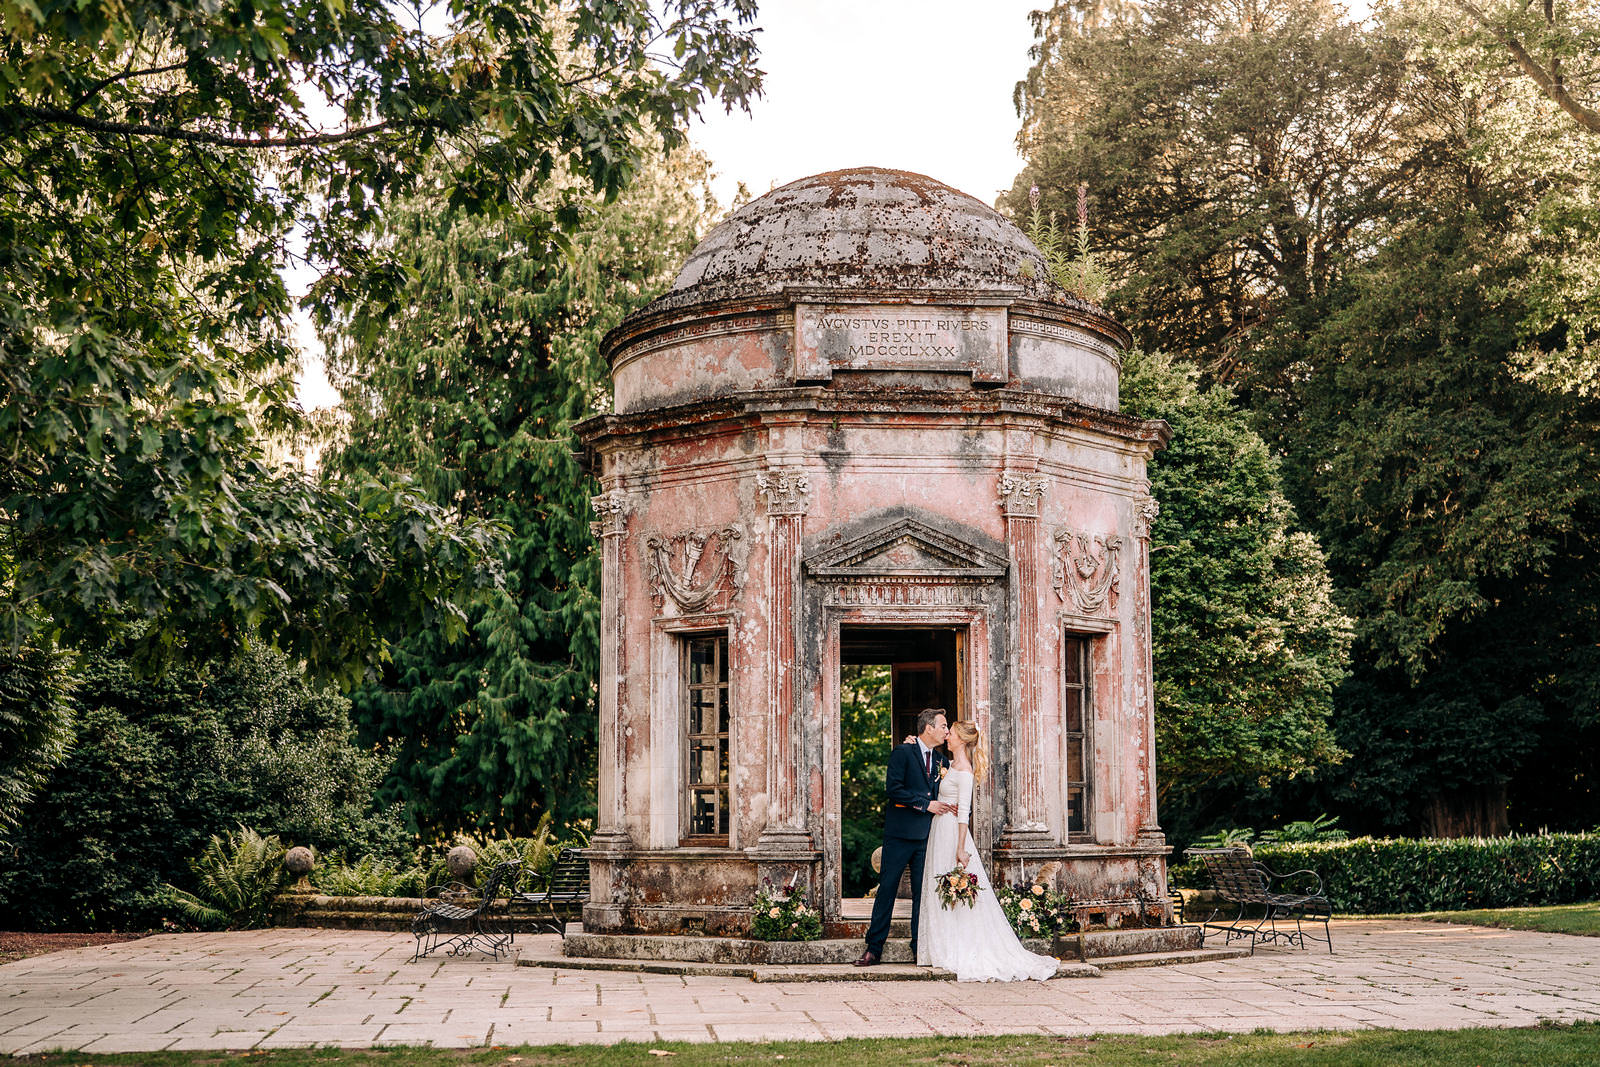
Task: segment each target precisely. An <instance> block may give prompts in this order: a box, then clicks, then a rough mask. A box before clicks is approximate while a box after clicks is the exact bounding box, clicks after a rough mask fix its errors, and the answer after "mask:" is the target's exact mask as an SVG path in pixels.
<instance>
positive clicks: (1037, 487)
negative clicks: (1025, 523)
mask: <svg viewBox="0 0 1600 1067" xmlns="http://www.w3.org/2000/svg"><path fill="white" fill-rule="evenodd" d="M1049 488H1050V480H1049V479H1048V478H1046V477H1045V476H1044V475H1042V474H1019V473H1016V472H1013V471H1005V472H1003V473H1001V475H1000V485H999V487H998V490H997V491H998V492H999V494H1000V508H1001V510H1002V511H1004V512H1005V513H1006V517H1007V518H1028V519H1036V518H1038V517H1039V501H1041V500H1043V499H1044V494H1045V493H1046V492H1047V491H1048V490H1049Z"/></svg>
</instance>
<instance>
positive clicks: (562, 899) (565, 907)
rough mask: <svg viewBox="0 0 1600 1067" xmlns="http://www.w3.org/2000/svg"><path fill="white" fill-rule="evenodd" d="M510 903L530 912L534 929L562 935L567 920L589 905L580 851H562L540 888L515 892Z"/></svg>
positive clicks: (586, 874)
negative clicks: (532, 915)
mask: <svg viewBox="0 0 1600 1067" xmlns="http://www.w3.org/2000/svg"><path fill="white" fill-rule="evenodd" d="M513 900H514V903H515V904H517V905H518V906H520V907H525V908H530V909H532V910H533V912H534V916H535V917H534V925H535V928H536V929H540V930H546V931H548V932H550V933H552V934H562V935H563V936H565V934H566V920H567V919H568V917H570V916H571V915H573V914H574V913H575V912H579V911H581V909H582V908H583V906H584V905H585V904H587V903H588V902H589V861H588V860H586V859H584V858H583V850H582V849H576V848H564V849H562V850H561V852H560V853H559V854H557V856H556V862H555V866H553V867H551V868H550V875H549V877H548V878H546V879H545V886H544V888H543V889H541V890H536V891H533V892H527V893H518V894H517V895H516V897H515V898H513Z"/></svg>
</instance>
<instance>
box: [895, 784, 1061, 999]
mask: <svg viewBox="0 0 1600 1067" xmlns="http://www.w3.org/2000/svg"><path fill="white" fill-rule="evenodd" d="M939 799H940V800H942V801H944V802H945V803H946V804H953V805H955V806H956V808H957V809H958V810H957V813H956V814H954V815H935V816H934V817H933V825H932V827H930V828H929V830H928V852H927V861H926V863H925V864H924V866H923V868H922V915H921V920H922V928H921V929H920V930H918V931H917V964H918V965H919V966H922V967H929V966H932V967H943V968H944V969H945V970H947V971H954V972H956V980H957V981H959V982H1017V981H1022V980H1024V979H1029V978H1031V979H1034V980H1036V981H1041V982H1042V981H1044V980H1045V979H1046V978H1052V977H1054V976H1055V973H1056V961H1055V960H1053V959H1051V958H1050V957H1049V956H1036V955H1034V954H1033V953H1032V952H1029V951H1028V950H1027V949H1025V948H1023V947H1022V942H1020V941H1018V940H1017V935H1016V934H1015V933H1014V932H1013V931H1012V929H1011V924H1010V923H1009V922H1007V921H1006V916H1005V912H1003V911H1001V910H1000V901H999V900H997V899H996V898H995V895H994V888H993V887H992V886H991V885H990V884H989V875H988V872H986V871H985V870H984V869H983V862H982V861H981V860H979V859H978V849H977V846H976V845H975V844H974V843H973V841H972V839H971V835H970V834H969V835H968V839H967V870H968V871H969V872H970V873H972V874H976V875H977V876H978V899H977V900H975V901H974V902H973V904H972V906H971V907H970V908H969V907H967V906H966V905H965V904H957V905H955V906H954V907H952V908H946V907H945V906H944V902H943V901H941V900H940V899H939V890H938V887H937V886H936V884H935V883H936V882H937V881H938V879H939V876H940V875H941V874H949V873H950V872H951V871H952V870H954V869H955V866H956V835H957V830H956V828H957V826H958V825H965V824H967V820H968V817H969V815H970V814H971V811H972V772H971V771H958V770H954V769H951V770H948V771H946V772H945V775H944V777H943V778H942V779H940V781H939Z"/></svg>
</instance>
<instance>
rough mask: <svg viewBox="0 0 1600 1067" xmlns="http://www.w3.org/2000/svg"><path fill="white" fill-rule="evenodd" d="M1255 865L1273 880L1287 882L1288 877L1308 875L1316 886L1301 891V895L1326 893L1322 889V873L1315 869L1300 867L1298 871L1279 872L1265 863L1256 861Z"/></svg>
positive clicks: (1313, 895) (1315, 895)
mask: <svg viewBox="0 0 1600 1067" xmlns="http://www.w3.org/2000/svg"><path fill="white" fill-rule="evenodd" d="M1256 866H1257V867H1259V868H1261V873H1262V874H1265V875H1266V876H1267V877H1268V878H1270V879H1271V880H1272V881H1273V882H1287V881H1289V880H1290V879H1293V878H1298V877H1300V876H1301V875H1308V876H1310V878H1311V881H1313V882H1315V883H1316V888H1315V889H1306V890H1304V891H1303V892H1301V895H1302V896H1308V897H1320V896H1325V895H1326V894H1325V893H1324V892H1323V891H1322V875H1320V874H1318V873H1317V872H1316V871H1313V870H1309V869H1305V868H1302V869H1301V870H1298V871H1290V872H1289V873H1287V874H1279V873H1278V872H1277V871H1275V870H1273V869H1272V868H1271V867H1268V866H1267V865H1266V864H1265V863H1258V864H1256ZM1306 884H1307V885H1309V884H1310V883H1309V882H1308V883H1306ZM1296 888H1297V889H1298V887H1296Z"/></svg>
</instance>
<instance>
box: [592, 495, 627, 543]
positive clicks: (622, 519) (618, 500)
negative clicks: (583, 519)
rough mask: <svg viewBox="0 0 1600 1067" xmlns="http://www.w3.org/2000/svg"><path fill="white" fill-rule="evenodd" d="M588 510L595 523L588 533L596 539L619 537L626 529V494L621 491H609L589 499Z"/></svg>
mask: <svg viewBox="0 0 1600 1067" xmlns="http://www.w3.org/2000/svg"><path fill="white" fill-rule="evenodd" d="M589 510H590V511H592V512H594V518H595V521H594V522H591V523H590V524H589V532H590V533H592V534H594V535H595V536H596V537H619V536H621V535H622V534H623V533H625V532H626V531H627V528H628V494H627V493H624V492H623V491H622V490H621V489H611V490H609V491H607V492H604V493H601V494H600V495H599V496H592V497H590V498H589Z"/></svg>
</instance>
